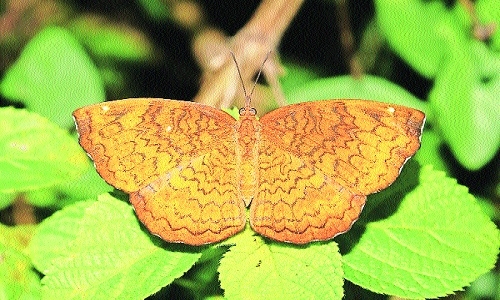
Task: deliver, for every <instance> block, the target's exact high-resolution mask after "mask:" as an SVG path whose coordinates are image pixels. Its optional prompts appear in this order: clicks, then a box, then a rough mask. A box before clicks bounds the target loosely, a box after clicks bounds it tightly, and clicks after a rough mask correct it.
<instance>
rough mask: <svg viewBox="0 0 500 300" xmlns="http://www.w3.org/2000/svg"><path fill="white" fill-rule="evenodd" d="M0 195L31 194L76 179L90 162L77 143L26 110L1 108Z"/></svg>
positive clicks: (54, 126) (58, 128)
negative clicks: (18, 192)
mask: <svg viewBox="0 0 500 300" xmlns="http://www.w3.org/2000/svg"><path fill="white" fill-rule="evenodd" d="M0 128H2V130H1V131H0V192H2V193H9V192H13V191H27V190H33V189H38V188H42V187H47V186H51V185H55V184H58V183H61V182H64V181H67V180H72V179H75V178H76V177H78V176H80V175H81V174H82V173H83V171H84V170H85V169H87V168H88V159H87V157H86V156H85V154H84V152H83V151H82V150H81V149H80V147H79V146H78V144H77V143H76V142H75V140H74V139H73V138H72V137H71V136H70V135H69V134H68V133H67V132H66V131H64V130H62V129H61V128H60V127H58V126H56V125H55V124H52V123H51V122H49V121H48V120H47V119H45V118H43V117H40V116H39V115H37V114H35V113H30V112H28V111H26V110H24V109H15V108H12V107H4V108H0Z"/></svg>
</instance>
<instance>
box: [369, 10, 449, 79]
mask: <svg viewBox="0 0 500 300" xmlns="http://www.w3.org/2000/svg"><path fill="white" fill-rule="evenodd" d="M375 9H376V18H377V22H378V24H379V26H380V29H381V31H382V32H384V33H385V36H386V38H387V40H388V42H389V44H390V45H391V47H392V48H393V49H394V50H395V51H396V52H397V53H398V54H399V55H400V56H401V57H402V58H403V59H404V60H405V61H406V62H408V63H409V64H410V65H411V66H412V67H413V68H415V69H416V70H417V71H418V72H419V73H420V74H422V75H423V76H426V77H428V78H431V77H433V76H434V75H435V74H436V73H437V72H438V71H439V67H440V63H441V60H442V59H443V57H444V55H445V43H444V41H443V39H442V37H441V36H440V34H438V32H439V31H454V30H455V28H453V27H452V26H453V25H450V23H449V20H448V18H450V13H449V12H448V11H447V10H446V8H445V7H444V4H443V2H442V1H421V0H396V1H394V0H376V1H375Z"/></svg>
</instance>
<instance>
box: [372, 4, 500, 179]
mask: <svg viewBox="0 0 500 300" xmlns="http://www.w3.org/2000/svg"><path fill="white" fill-rule="evenodd" d="M375 3H376V9H377V20H378V23H379V25H380V28H381V29H382V31H383V32H384V33H385V36H386V38H387V40H388V42H389V43H390V45H391V46H392V47H393V49H394V50H395V51H396V52H397V53H398V54H399V55H400V56H401V57H402V58H403V59H404V60H405V61H406V62H407V63H408V64H410V65H411V66H412V67H413V68H414V69H415V70H416V71H417V72H419V73H420V74H422V75H423V76H426V77H428V78H432V79H434V80H435V81H434V88H433V90H432V91H431V93H430V95H429V101H430V110H432V111H433V112H434V114H435V115H436V116H437V117H436V124H435V125H438V126H439V129H440V132H441V133H442V136H443V138H444V140H445V141H446V142H447V144H448V145H449V146H450V148H451V150H452V152H453V154H454V155H455V157H456V159H457V160H458V161H459V162H460V163H461V164H462V165H463V166H464V167H466V168H468V169H470V170H477V169H480V168H481V167H483V166H484V165H485V164H487V163H488V162H489V161H490V160H491V159H492V158H493V157H494V156H495V154H496V152H497V151H498V149H499V147H500V122H498V116H499V115H500V105H498V95H499V93H500V55H499V52H498V50H499V49H500V48H499V45H500V33H499V31H498V30H496V32H495V33H494V34H493V36H492V37H491V38H490V39H491V44H490V45H489V46H487V45H486V44H485V43H483V42H479V41H477V40H475V39H474V38H473V37H472V32H471V22H470V20H469V19H470V17H469V16H468V15H467V13H466V12H465V9H464V7H463V6H462V5H455V6H454V7H453V8H452V9H446V8H445V7H444V4H443V3H442V2H441V1H420V0H411V1H396V2H395V1H388V0H376V1H375ZM475 8H476V10H477V12H478V15H479V17H480V22H482V23H483V24H486V23H488V22H494V23H496V24H497V26H498V22H499V21H500V13H499V11H500V2H499V1H496V0H481V1H477V5H476V6H475Z"/></svg>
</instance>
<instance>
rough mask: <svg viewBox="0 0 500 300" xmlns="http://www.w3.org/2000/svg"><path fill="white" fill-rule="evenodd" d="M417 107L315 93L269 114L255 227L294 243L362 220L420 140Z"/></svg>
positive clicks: (328, 234)
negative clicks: (317, 97) (322, 97)
mask: <svg viewBox="0 0 500 300" xmlns="http://www.w3.org/2000/svg"><path fill="white" fill-rule="evenodd" d="M424 119H425V117H424V114H423V113H422V112H420V111H417V110H414V109H410V108H406V107H402V106H397V105H392V104H385V103H379V102H372V101H364V100H346V101H334V100H332V101H318V102H307V103H301V104H296V105H290V106H286V107H282V108H280V109H277V110H275V111H272V112H270V113H268V114H266V115H264V116H263V117H262V118H261V119H260V121H261V122H262V128H263V129H262V134H261V140H262V142H261V147H260V150H259V151H260V152H259V164H260V169H259V182H260V186H259V191H258V193H257V196H256V198H255V199H253V201H252V204H251V207H250V223H251V224H252V227H253V228H254V230H255V231H257V232H259V233H261V234H263V235H265V236H268V237H270V238H273V239H276V240H280V241H287V242H293V243H307V242H310V241H314V240H326V239H329V238H332V237H334V236H336V235H337V234H340V233H342V232H344V231H346V230H348V229H349V228H350V227H351V225H352V223H353V222H354V221H355V220H357V218H358V216H359V214H360V212H361V209H362V207H363V205H364V203H365V199H366V195H368V194H371V193H374V192H377V191H379V190H381V189H383V188H386V187H387V186H389V185H390V184H391V183H392V182H393V181H394V180H395V179H396V178H397V176H398V175H399V172H400V169H401V167H402V166H403V164H404V163H405V162H406V160H407V159H408V158H409V157H410V156H412V155H413V154H414V153H415V152H416V151H417V149H418V148H419V145H420V134H421V130H422V126H423V122H424Z"/></svg>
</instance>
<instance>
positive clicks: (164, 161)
mask: <svg viewBox="0 0 500 300" xmlns="http://www.w3.org/2000/svg"><path fill="white" fill-rule="evenodd" d="M73 116H74V118H75V121H76V124H77V129H78V133H79V138H80V139H79V141H80V145H81V146H82V147H83V148H84V149H85V151H86V152H87V153H88V154H89V156H90V157H91V158H92V160H93V161H94V164H95V166H96V169H97V172H98V173H99V174H100V175H101V177H102V178H103V179H104V180H106V182H108V183H109V184H111V185H112V186H114V187H116V188H118V189H120V190H123V191H125V192H127V193H130V192H134V191H137V190H139V189H140V188H142V187H144V186H146V185H147V184H148V183H150V182H152V181H154V180H155V179H157V178H158V177H159V176H161V175H162V174H165V173H166V172H167V171H169V170H171V169H173V168H175V167H177V166H179V165H181V164H182V163H183V162H187V161H190V160H191V159H193V158H194V157H198V156H201V155H204V154H206V153H208V152H209V151H211V150H212V149H214V148H216V147H217V144H219V143H223V142H227V143H230V142H231V138H232V135H233V133H232V125H233V124H234V122H235V120H234V118H233V117H231V116H230V115H228V114H226V113H224V112H222V111H220V110H218V109H215V108H213V107H210V106H206V105H201V104H197V103H192V102H185V101H176V100H165V99H126V100H118V101H110V102H104V103H100V104H95V105H91V106H86V107H83V108H80V109H77V110H76V111H75V112H74V113H73Z"/></svg>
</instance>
